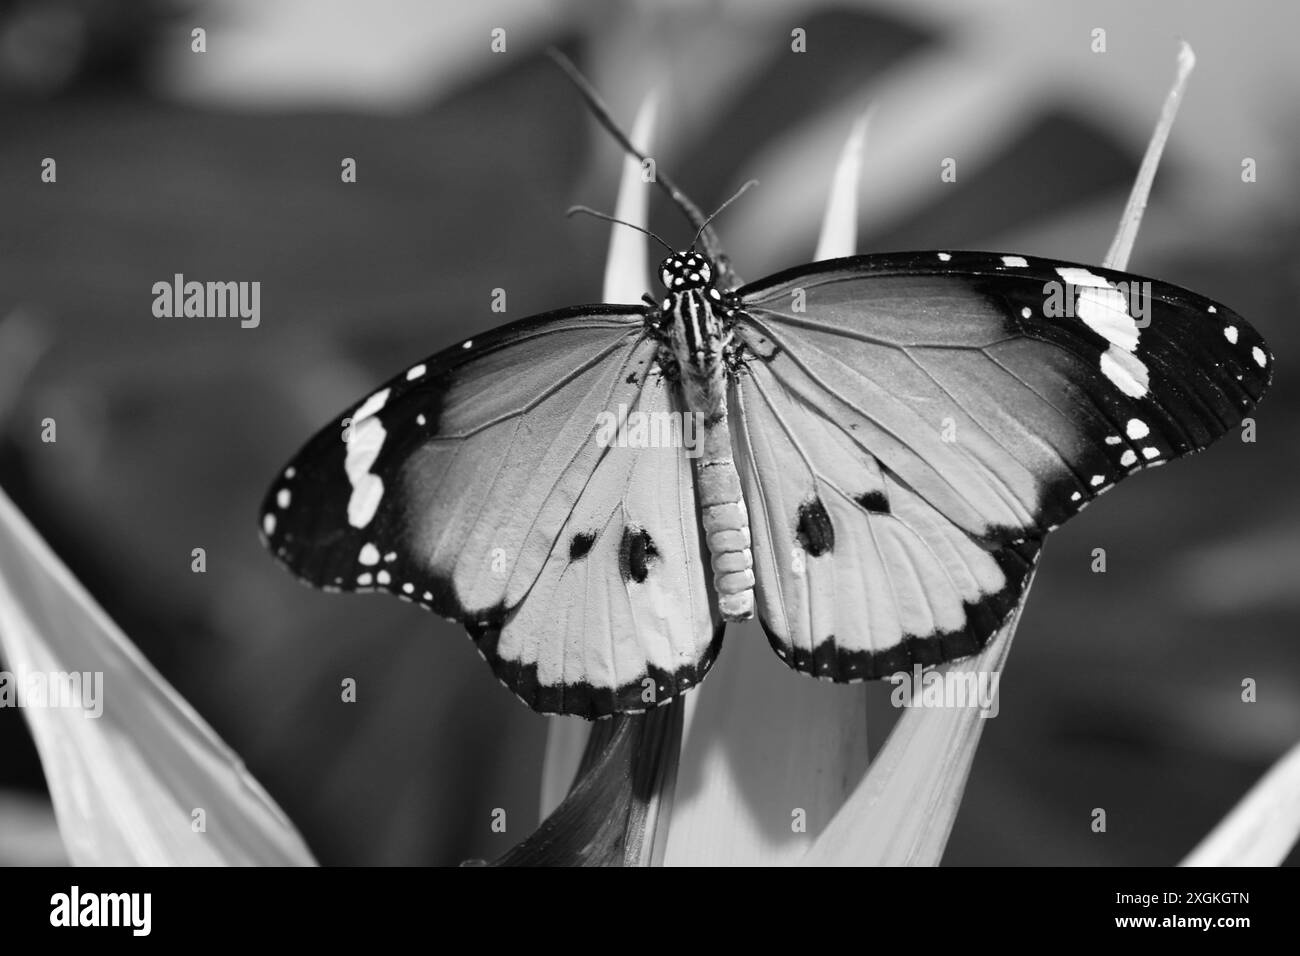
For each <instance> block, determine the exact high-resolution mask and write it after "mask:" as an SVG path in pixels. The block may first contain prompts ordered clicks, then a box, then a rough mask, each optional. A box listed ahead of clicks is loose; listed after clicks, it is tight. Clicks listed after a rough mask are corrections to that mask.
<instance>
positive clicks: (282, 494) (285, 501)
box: [275, 488, 292, 508]
mask: <svg viewBox="0 0 1300 956" xmlns="http://www.w3.org/2000/svg"><path fill="white" fill-rule="evenodd" d="M291 498H292V495H290V494H289V489H288V488H281V489H280V490H279V491H277V492H276V493H275V503H276V504H277V505H279V506H280V507H281V508H287V507H289V501H290V499H291Z"/></svg>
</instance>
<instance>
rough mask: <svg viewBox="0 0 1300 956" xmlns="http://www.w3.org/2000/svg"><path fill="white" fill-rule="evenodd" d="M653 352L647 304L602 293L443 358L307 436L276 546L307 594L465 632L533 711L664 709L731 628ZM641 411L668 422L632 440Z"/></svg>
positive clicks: (272, 518) (281, 503) (283, 501)
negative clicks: (375, 595)
mask: <svg viewBox="0 0 1300 956" xmlns="http://www.w3.org/2000/svg"><path fill="white" fill-rule="evenodd" d="M657 354H658V344H657V342H656V341H655V340H653V339H652V338H650V337H648V336H647V335H646V333H645V328H644V314H643V312H641V311H639V307H637V306H627V307H616V306H586V307H578V308H573V309H566V310H562V311H559V312H552V313H549V314H547V315H542V316H537V317H534V318H530V319H524V320H521V321H519V322H516V323H513V324H512V325H509V326H506V327H504V328H501V329H497V330H494V331H493V332H490V333H488V334H486V335H482V336H476V337H475V338H474V339H473V340H471V341H467V342H465V343H462V345H460V346H456V347H453V348H451V349H448V350H446V351H444V352H442V353H439V354H438V355H435V356H433V357H431V358H428V359H426V360H424V361H423V362H420V363H418V364H416V365H414V366H413V367H411V368H410V369H409V370H407V371H406V372H404V373H402V374H400V375H397V376H396V377H394V378H393V379H392V380H391V381H389V382H388V383H387V384H386V385H384V386H383V387H382V388H380V389H379V390H378V391H376V392H374V393H373V394H372V395H370V396H369V397H368V398H366V399H365V400H363V401H361V402H359V403H356V404H354V405H353V406H352V407H351V408H350V409H349V410H348V411H345V412H344V413H343V414H342V415H340V416H339V417H338V418H337V419H336V420H335V421H334V422H333V423H332V424H331V425H329V426H327V427H325V428H324V429H323V430H322V431H321V432H320V433H319V434H317V435H316V437H315V438H313V439H312V440H311V441H309V442H308V443H307V445H306V446H305V447H304V448H303V449H302V451H300V452H299V454H298V455H297V456H296V457H295V458H294V459H293V460H292V461H291V462H290V464H289V466H288V467H287V468H286V469H285V471H284V472H283V473H282V475H281V477H280V479H279V480H277V481H276V483H275V485H274V486H273V487H272V488H271V490H270V492H269V493H268V494H267V497H266V500H265V502H264V504H263V511H262V521H263V524H262V532H263V539H264V541H265V543H266V545H267V547H268V548H270V549H271V551H272V552H273V553H274V554H275V556H276V557H277V558H278V559H279V560H280V561H281V562H282V563H283V564H285V565H286V566H287V567H288V568H289V569H290V570H291V571H292V572H293V573H294V574H295V575H297V576H298V577H299V578H301V579H303V580H305V581H306V582H308V583H310V584H312V585H315V586H317V587H321V588H324V589H327V590H343V591H374V590H378V591H387V592H389V593H392V594H395V595H397V596H398V597H401V598H404V599H406V600H409V601H414V602H416V603H418V604H420V605H422V606H424V607H426V608H429V609H430V610H432V611H434V612H436V613H438V614H441V615H443V616H445V617H448V618H451V619H453V620H456V621H459V622H461V623H463V624H464V625H465V626H466V628H467V629H468V630H469V632H470V635H471V636H472V637H473V639H474V641H475V644H476V645H477V647H478V649H479V651H480V653H481V654H482V655H483V656H484V658H485V659H486V660H487V661H488V663H489V664H490V665H491V666H492V669H493V671H494V673H495V674H496V675H497V677H498V678H499V679H500V680H501V682H502V683H504V684H505V685H506V686H507V687H509V688H510V689H511V690H512V691H514V692H515V694H516V695H517V696H519V697H520V698H521V699H522V700H523V701H524V702H525V703H527V704H528V705H529V706H531V707H533V708H534V709H536V710H539V711H542V712H545V713H564V714H575V715H578V716H582V717H588V718H594V717H602V716H605V715H608V714H611V713H614V712H626V711H635V710H644V709H645V708H646V707H648V706H650V705H652V704H657V703H662V702H663V701H665V700H668V699H670V698H672V697H674V696H676V695H677V694H679V693H681V692H682V691H684V690H687V689H689V688H691V687H694V686H695V685H696V684H697V683H698V682H699V681H700V680H701V679H702V678H703V676H704V674H705V672H706V671H707V670H708V668H709V666H710V665H711V664H712V662H713V659H714V657H715V656H716V654H717V651H718V647H719V643H720V639H721V633H722V625H721V622H720V620H719V619H718V617H717V614H716V611H715V610H714V603H715V602H714V600H713V597H712V591H711V589H710V587H709V583H708V576H707V572H706V568H707V562H706V554H705V552H704V549H703V545H702V542H701V538H700V531H699V526H698V519H697V517H696V510H697V509H696V503H695V490H694V485H693V483H692V480H691V467H690V461H689V459H688V458H687V456H686V452H685V451H684V449H683V448H682V443H681V442H680V441H677V442H674V441H672V438H673V437H674V435H676V434H679V432H674V431H673V429H672V427H671V422H672V419H671V418H665V416H671V414H672V413H673V411H674V401H675V399H674V393H673V390H672V388H671V385H670V383H668V382H666V381H665V380H664V379H663V377H662V375H661V374H660V373H659V372H658V371H657V370H656V369H655V363H656V359H657ZM632 415H637V416H642V417H640V418H637V419H633V422H634V424H635V423H636V422H651V423H657V424H656V430H654V431H651V430H650V429H642V430H640V431H636V430H629V431H628V433H627V440H626V441H623V442H620V441H619V440H618V432H617V430H616V427H615V426H616V425H617V423H618V422H619V421H622V420H626V419H628V418H629V417H630V416H632ZM647 416H648V417H647ZM678 421H680V419H678ZM652 435H657V436H658V439H659V440H658V441H653V442H651V441H649V440H644V441H643V440H641V437H642V436H645V437H647V438H648V437H649V436H652ZM345 439H347V440H345ZM641 446H649V447H641Z"/></svg>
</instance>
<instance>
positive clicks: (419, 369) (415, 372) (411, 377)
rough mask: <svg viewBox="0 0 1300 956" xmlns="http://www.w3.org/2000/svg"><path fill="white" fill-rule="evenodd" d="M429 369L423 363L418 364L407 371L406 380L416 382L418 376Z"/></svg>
mask: <svg viewBox="0 0 1300 956" xmlns="http://www.w3.org/2000/svg"><path fill="white" fill-rule="evenodd" d="M427 371H428V369H426V368H425V367H424V365H423V364H421V365H417V366H415V367H414V368H413V369H411V370H410V371H409V372H407V373H406V380H407V381H408V382H414V381H415V380H416V379H417V378H421V377H422V376H423V375H424V373H425V372H427Z"/></svg>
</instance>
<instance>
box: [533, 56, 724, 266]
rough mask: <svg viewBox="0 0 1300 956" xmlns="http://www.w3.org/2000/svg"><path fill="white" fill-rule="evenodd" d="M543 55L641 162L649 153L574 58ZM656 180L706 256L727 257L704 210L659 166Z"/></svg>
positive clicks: (607, 129) (601, 121) (715, 259)
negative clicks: (631, 136) (612, 111)
mask: <svg viewBox="0 0 1300 956" xmlns="http://www.w3.org/2000/svg"><path fill="white" fill-rule="evenodd" d="M546 55H547V56H549V57H550V58H551V59H552V60H554V61H555V63H556V65H558V66H559V67H560V69H562V70H563V71H564V73H565V75H566V76H568V78H569V80H570V82H572V83H573V85H574V86H576V87H577V88H578V92H579V93H581V94H582V98H583V99H584V100H586V101H587V106H588V108H589V109H590V110H591V112H592V114H593V115H594V116H595V117H596V121H597V122H598V123H600V125H601V126H603V127H605V129H606V131H607V132H608V133H609V134H610V135H611V136H613V137H614V139H615V140H617V141H618V144H619V145H620V146H622V147H623V149H624V150H626V151H627V152H628V153H630V154H631V155H633V156H635V157H636V158H637V159H639V160H641V162H643V163H644V162H645V161H646V160H647V159H648V158H649V157H648V156H646V155H645V154H644V153H642V152H641V151H640V150H639V149H637V148H636V147H635V146H633V145H632V140H631V139H629V138H628V135H627V134H626V133H624V132H623V131H622V130H621V129H619V128H618V124H616V123H615V122H614V119H613V117H612V116H610V113H609V108H608V107H606V106H605V104H604V103H603V102H602V101H601V98H600V94H598V93H597V92H596V90H595V89H594V88H593V87H592V85H591V83H589V82H588V81H587V78H586V77H585V76H583V75H582V74H581V73H579V72H578V68H577V67H576V66H574V65H573V61H572V60H570V59H569V58H568V57H567V56H565V55H564V54H563V53H561V52H560V51H559V50H557V49H555V48H554V47H551V48H550V49H548V50H547V51H546ZM655 184H656V185H658V186H659V188H660V189H662V190H663V191H664V192H665V193H667V194H668V196H669V198H671V199H672V201H673V202H674V203H676V204H677V208H678V209H680V210H681V211H682V214H683V215H684V216H686V219H687V220H688V221H689V222H690V224H691V226H692V228H694V229H697V230H699V231H698V232H697V233H696V241H699V239H700V238H703V240H704V251H705V252H706V253H707V254H708V256H709V258H710V259H713V260H714V262H725V261H726V257H725V256H724V255H723V254H722V249H721V247H720V246H719V244H718V237H717V236H715V235H714V234H713V230H712V229H710V228H709V222H708V220H707V219H705V218H704V213H702V212H701V211H700V207H699V206H697V205H695V203H693V202H691V199H690V197H689V196H687V195H686V194H685V193H684V192H682V191H681V189H680V188H678V186H677V184H676V183H674V182H673V181H672V180H671V179H669V178H668V177H667V176H665V175H664V174H663V173H662V172H660V171H658V170H656V174H655ZM660 241H662V240H660ZM665 245H666V243H665Z"/></svg>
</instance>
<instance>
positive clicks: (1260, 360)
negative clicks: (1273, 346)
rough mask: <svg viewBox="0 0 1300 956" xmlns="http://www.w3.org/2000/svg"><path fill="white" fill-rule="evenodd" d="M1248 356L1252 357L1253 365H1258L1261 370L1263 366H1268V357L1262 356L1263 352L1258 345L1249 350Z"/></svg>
mask: <svg viewBox="0 0 1300 956" xmlns="http://www.w3.org/2000/svg"><path fill="white" fill-rule="evenodd" d="M1250 354H1251V355H1252V356H1254V358H1255V364H1256V365H1258V366H1259V367H1260V368H1263V367H1264V366H1265V365H1267V364H1268V356H1267V355H1265V354H1264V350H1263V349H1262V348H1260V347H1259V346H1258V345H1256V346H1255V347H1254V348H1252V349H1251V350H1250Z"/></svg>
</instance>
